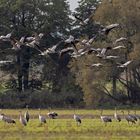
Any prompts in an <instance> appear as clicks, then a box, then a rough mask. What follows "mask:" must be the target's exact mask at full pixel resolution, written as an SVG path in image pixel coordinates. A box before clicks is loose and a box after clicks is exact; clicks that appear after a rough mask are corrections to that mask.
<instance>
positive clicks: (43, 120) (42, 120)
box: [38, 109, 46, 124]
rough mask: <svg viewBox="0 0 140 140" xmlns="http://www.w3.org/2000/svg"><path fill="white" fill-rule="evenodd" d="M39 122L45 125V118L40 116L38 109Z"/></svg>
mask: <svg viewBox="0 0 140 140" xmlns="http://www.w3.org/2000/svg"><path fill="white" fill-rule="evenodd" d="M38 117H39V121H40V123H41V124H42V123H46V117H45V116H42V115H41V114H40V109H39V116H38Z"/></svg>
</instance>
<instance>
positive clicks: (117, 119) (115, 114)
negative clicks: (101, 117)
mask: <svg viewBox="0 0 140 140" xmlns="http://www.w3.org/2000/svg"><path fill="white" fill-rule="evenodd" d="M114 118H115V120H116V121H118V122H120V121H121V117H120V116H119V115H118V114H117V109H116V107H115V113H114Z"/></svg>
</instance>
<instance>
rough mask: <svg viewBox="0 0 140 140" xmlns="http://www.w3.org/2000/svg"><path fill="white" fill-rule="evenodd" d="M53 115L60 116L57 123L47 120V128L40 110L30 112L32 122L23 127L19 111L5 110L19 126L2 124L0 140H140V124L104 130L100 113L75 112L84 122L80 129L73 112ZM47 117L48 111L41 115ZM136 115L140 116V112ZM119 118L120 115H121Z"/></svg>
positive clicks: (122, 124)
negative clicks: (41, 121)
mask: <svg viewBox="0 0 140 140" xmlns="http://www.w3.org/2000/svg"><path fill="white" fill-rule="evenodd" d="M24 111H25V110H23V111H22V112H23V113H24ZM53 111H56V112H57V113H58V114H59V117H58V119H55V120H51V119H47V124H45V125H40V123H39V120H38V110H29V113H30V115H31V120H30V122H29V123H28V125H27V126H22V125H21V124H20V122H19V110H2V113H4V114H6V115H8V116H11V117H13V118H15V119H16V125H12V124H5V123H4V122H2V121H0V140H46V139H52V140H86V139H87V140H94V139H97V140H112V139H115V140H116V139H118V140H120V139H123V140H140V125H139V122H137V124H135V125H128V123H127V122H126V120H125V119H123V120H122V121H121V122H120V123H118V122H116V121H115V120H113V122H112V123H108V124H107V126H105V125H104V123H102V122H101V121H100V118H99V115H100V111H99V110H76V114H78V115H80V116H81V118H82V124H81V125H80V126H77V124H76V122H75V121H74V120H73V112H74V111H73V110H53ZM131 112H132V113H133V111H131ZM47 113H48V110H42V111H41V114H43V115H46V114H47ZM126 113H127V112H126ZM137 113H138V114H140V111H137ZM113 114H114V110H104V115H113ZM118 114H121V113H120V112H119V111H118ZM122 117H123V116H122Z"/></svg>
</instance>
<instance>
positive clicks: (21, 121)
mask: <svg viewBox="0 0 140 140" xmlns="http://www.w3.org/2000/svg"><path fill="white" fill-rule="evenodd" d="M19 112H20V118H19V121H20V123H21V124H22V125H24V126H26V125H27V121H26V119H25V118H24V117H23V116H22V111H19Z"/></svg>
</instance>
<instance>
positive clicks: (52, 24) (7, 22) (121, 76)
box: [0, 0, 140, 108]
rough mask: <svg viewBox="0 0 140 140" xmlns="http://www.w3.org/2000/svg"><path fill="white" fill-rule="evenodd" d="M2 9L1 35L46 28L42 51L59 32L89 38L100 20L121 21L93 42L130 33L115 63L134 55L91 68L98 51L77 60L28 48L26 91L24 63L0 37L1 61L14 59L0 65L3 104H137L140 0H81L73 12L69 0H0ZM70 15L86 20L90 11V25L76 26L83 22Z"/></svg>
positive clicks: (103, 42) (107, 42)
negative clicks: (122, 66) (119, 65)
mask: <svg viewBox="0 0 140 140" xmlns="http://www.w3.org/2000/svg"><path fill="white" fill-rule="evenodd" d="M126 3H127V5H126ZM7 9H8V10H7ZM0 11H1V12H0V17H1V20H0V34H1V35H3V34H7V33H9V32H12V34H13V35H14V37H15V38H17V39H19V38H21V37H22V36H25V35H28V36H31V35H32V34H33V33H35V32H36V33H40V32H43V33H45V36H44V37H43V39H42V40H41V45H40V48H41V50H45V49H46V48H49V47H50V46H52V45H54V44H56V43H57V42H58V41H60V40H61V39H60V37H59V36H60V34H61V35H62V36H67V35H70V34H73V35H74V36H75V37H76V38H81V39H83V38H91V37H92V35H93V34H96V33H97V32H98V28H99V26H100V24H103V25H109V24H112V23H119V24H120V25H121V28H119V29H118V30H114V31H113V32H111V33H110V34H109V35H108V36H107V37H106V38H101V39H99V40H98V41H96V42H94V43H93V46H95V48H96V47H97V48H99V47H100V48H103V47H107V46H110V45H113V42H114V41H115V39H117V38H119V37H126V38H128V40H129V41H128V42H127V43H126V42H125V43H124V44H120V45H124V46H127V49H125V50H119V51H116V52H114V55H116V54H117V55H118V54H119V56H120V59H119V60H118V61H117V63H118V62H119V63H124V62H125V61H127V60H134V61H133V63H132V64H131V65H130V66H129V67H128V68H127V69H125V70H120V69H117V65H116V63H114V61H113V62H112V61H110V62H104V63H106V64H107V65H111V67H103V68H102V69H89V68H87V67H86V64H92V63H96V62H100V60H99V59H98V58H97V57H96V56H94V55H85V56H82V57H80V58H78V59H76V60H75V59H71V57H70V56H69V55H67V54H66V55H64V56H63V57H62V58H59V56H58V55H54V54H53V55H49V56H47V57H42V56H39V55H38V52H37V51H36V50H34V49H31V48H30V49H29V50H28V51H29V55H30V57H29V58H28V61H26V60H27V59H26V60H24V59H23V60H22V59H21V61H26V64H28V66H27V65H26V66H27V67H26V71H25V73H26V74H27V76H26V78H25V83H26V84H27V83H28V85H26V84H25V87H24V88H25V90H24V91H22V85H21V86H20V85H19V83H20V80H21V79H20V78H21V77H22V75H20V71H19V69H20V68H21V65H19V64H18V63H17V62H18V61H17V60H18V59H19V57H18V56H19V53H18V54H17V53H15V52H14V51H11V50H10V49H9V48H11V45H10V44H9V43H7V42H0V54H1V56H0V57H1V60H7V59H9V58H10V59H12V60H13V64H10V65H4V66H1V80H0V81H1V86H0V89H1V91H0V92H1V94H0V106H1V107H4V108H10V107H12V108H19V107H25V105H26V104H29V106H30V107H33V108H37V107H84V106H87V107H96V106H103V105H105V104H106V105H108V106H109V105H116V104H117V105H118V104H132V103H133V104H139V101H140V75H139V70H140V61H139V58H140V57H139V55H140V54H139V42H140V41H139V33H140V27H139V22H140V19H139V14H140V3H139V1H138V0H132V1H128V0H124V1H122V0H112V1H111V0H110V1H109V0H103V1H102V2H101V1H99V0H81V1H80V2H79V7H78V8H77V9H76V11H75V12H74V13H71V11H70V9H69V4H68V2H67V1H66V0H40V1H39V0H28V1H25V0H24V1H23V0H15V1H10V0H0ZM71 14H72V15H76V16H78V17H81V18H82V19H86V18H87V17H89V16H90V15H92V16H93V18H92V21H91V22H90V24H88V25H86V26H82V27H79V26H78V27H77V25H79V21H77V20H76V21H75V20H74V19H73V18H71V16H70V15H71ZM5 15H6V16H5ZM97 23H98V24H97ZM130 42H131V43H130ZM63 47H64V46H62V48H63ZM77 47H79V48H80V46H77ZM25 53H26V52H25ZM26 54H27V53H26ZM20 56H21V55H20ZM25 73H24V72H23V75H25Z"/></svg>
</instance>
